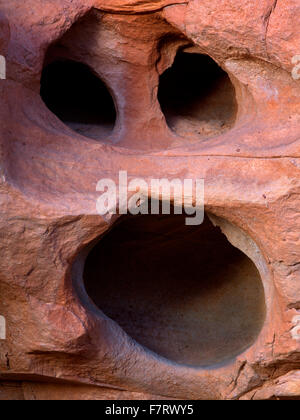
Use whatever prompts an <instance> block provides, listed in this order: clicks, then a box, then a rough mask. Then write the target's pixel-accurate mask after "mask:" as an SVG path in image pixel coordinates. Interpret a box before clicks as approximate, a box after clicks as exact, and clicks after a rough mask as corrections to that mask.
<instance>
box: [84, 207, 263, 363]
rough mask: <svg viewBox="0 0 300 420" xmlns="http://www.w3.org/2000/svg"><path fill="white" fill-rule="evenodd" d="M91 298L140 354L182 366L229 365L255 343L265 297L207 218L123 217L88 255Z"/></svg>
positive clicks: (248, 264) (249, 266)
mask: <svg viewBox="0 0 300 420" xmlns="http://www.w3.org/2000/svg"><path fill="white" fill-rule="evenodd" d="M83 276H84V284H85V288H86V291H87V293H88V295H89V297H90V298H91V299H92V300H93V302H94V303H95V304H96V305H97V306H98V308H99V309H100V310H102V311H103V312H104V313H105V314H106V315H107V316H109V317H110V318H111V319H113V320H115V321H116V322H117V323H118V324H119V325H120V326H121V327H122V328H123V329H124V330H125V331H126V332H127V334H128V335H130V336H131V337H132V338H134V339H135V340H136V341H137V342H138V343H140V344H141V345H143V346H144V347H145V348H147V349H150V350H152V351H153V352H155V353H156V354H158V355H161V356H163V357H165V358H167V359H169V360H171V361H174V362H176V363H179V364H184V365H188V366H201V367H206V366H212V365H214V364H217V363H221V362H227V361H230V360H232V359H233V358H234V357H236V356H237V355H238V354H240V353H242V352H243V351H244V350H246V349H247V348H248V347H250V346H251V345H252V344H253V343H254V342H255V341H256V339H257V337H258V335H259V333H260V331H261V328H262V326H263V323H264V319H265V295H264V288H263V285H262V281H261V278H260V275H259V272H258V270H257V268H256V267H255V265H254V263H253V262H252V261H251V260H250V259H249V258H248V257H247V256H246V255H245V254H243V253H242V252H241V251H239V250H238V249H237V248H235V247H233V246H232V245H231V244H230V243H229V242H228V240H227V238H226V237H225V236H224V235H223V234H222V233H221V231H220V229H219V228H215V227H214V226H213V224H212V223H211V222H210V220H209V219H208V218H206V220H205V222H204V223H203V224H202V225H201V226H186V225H185V218H184V217H183V216H180V215H170V216H166V215H157V216H154V215H147V216H146V215H143V216H142V215H140V216H124V218H123V219H120V220H119V221H118V222H117V223H116V225H115V226H114V227H113V228H112V229H111V230H110V231H109V232H108V233H107V234H106V235H105V236H104V237H103V238H102V240H101V241H100V242H99V243H98V244H97V245H96V246H95V247H94V248H93V249H92V251H91V252H90V254H89V255H88V257H87V259H86V262H85V268H84V274H83Z"/></svg>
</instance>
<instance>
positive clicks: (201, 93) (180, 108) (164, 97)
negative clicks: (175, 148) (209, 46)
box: [158, 51, 237, 138]
mask: <svg viewBox="0 0 300 420" xmlns="http://www.w3.org/2000/svg"><path fill="white" fill-rule="evenodd" d="M158 99H159V102H160V105H161V109H162V111H163V113H164V115H165V117H166V120H167V123H168V125H169V127H170V128H171V129H172V130H173V131H175V132H176V133H177V134H179V135H180V136H183V137H195V136H196V137H197V138H199V137H207V136H212V135H218V134H221V133H223V132H225V131H226V130H229V129H231V128H232V127H233V126H234V123H235V120H236V116H237V100H236V94H235V88H234V86H233V84H232V82H231V80H230V78H229V76H228V74H227V73H226V72H225V71H224V70H223V69H222V68H221V67H219V66H218V65H217V63H216V62H215V61H214V60H213V59H211V58H210V57H209V56H207V55H202V54H195V53H186V52H183V51H179V52H178V53H177V56H176V58H175V61H174V63H173V65H172V67H170V68H169V69H168V70H166V71H165V72H164V73H163V74H162V75H161V77H160V83H159V91H158Z"/></svg>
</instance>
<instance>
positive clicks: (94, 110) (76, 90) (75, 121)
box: [41, 60, 116, 139]
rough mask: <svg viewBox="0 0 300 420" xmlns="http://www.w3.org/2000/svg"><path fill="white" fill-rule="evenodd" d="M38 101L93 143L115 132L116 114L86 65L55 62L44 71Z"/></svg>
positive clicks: (106, 94) (97, 79)
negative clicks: (40, 100) (41, 101)
mask: <svg viewBox="0 0 300 420" xmlns="http://www.w3.org/2000/svg"><path fill="white" fill-rule="evenodd" d="M41 97H42V99H43V101H44V102H45V104H46V105H47V107H48V108H49V109H50V111H52V112H53V113H54V114H55V115H56V116H57V117H58V118H59V119H60V120H61V121H63V122H64V123H65V124H66V125H67V126H69V127H70V128H72V129H73V130H75V131H76V132H78V133H80V134H82V135H84V136H86V137H90V138H93V139H105V138H106V137H107V136H109V135H110V134H111V132H112V130H113V128H114V125H115V121H116V110H115V105H114V102H113V99H112V97H111V95H110V93H109V91H108V89H107V87H106V86H105V84H104V83H103V82H102V81H101V80H100V79H99V78H98V77H97V76H96V75H95V74H94V73H93V72H92V70H91V69H90V68H89V67H88V66H86V65H85V64H82V63H78V62H75V61H71V60H58V61H55V62H53V63H51V64H49V65H48V66H46V67H45V68H44V70H43V74H42V78H41Z"/></svg>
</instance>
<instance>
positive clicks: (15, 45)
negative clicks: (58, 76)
mask: <svg viewBox="0 0 300 420" xmlns="http://www.w3.org/2000/svg"><path fill="white" fill-rule="evenodd" d="M0 12H1V18H0V26H1V29H0V38H1V42H0V54H2V55H5V57H6V60H7V80H5V81H4V80H0V100H1V107H0V119H1V124H0V147H1V153H0V156H1V162H0V182H1V183H0V200H1V206H0V212H1V216H0V229H1V230H0V232H1V233H0V235H1V241H0V249H1V251H0V252H1V254H0V255H1V261H0V296H1V299H0V315H1V316H3V317H5V320H6V339H5V340H0V380H1V382H2V384H1V387H0V398H1V399H23V398H24V399H32V398H33V396H35V397H36V398H38V399H47V398H50V399H51V398H52V399H63V398H75V399H76V398H82V399H103V398H109V399H126V398H128V399H130V398H138V399H139V398H140V399H152V398H184V399H252V398H253V399H284V398H293V399H295V398H300V390H299V370H300V341H299V329H300V326H299V325H300V322H299V317H300V282H299V275H300V236H299V231H300V220H299V208H300V190H299V188H300V175H299V174H300V170H299V168H300V128H299V127H300V124H299V122H300V101H299V97H300V85H299V80H298V81H297V80H294V79H293V77H292V75H291V72H292V69H293V66H294V64H292V58H293V57H294V56H296V55H299V54H300V51H299V45H300V43H299V30H298V27H297V23H298V22H299V17H300V7H299V2H297V1H296V0H288V1H285V2H283V1H280V0H278V1H273V0H264V1H255V2H254V1H250V0H243V1H240V2H239V4H237V2H235V1H233V0H223V1H220V0H218V1H212V0H201V1H200V0H190V1H186V2H183V1H182V2H181V1H178V2H176V1H175V2H174V1H172V2H171V1H163V0H161V1H152V2H150V1H149V2H146V1H145V2H140V1H137V0H136V1H128V2H124V1H113V0H111V1H110V0H103V1H100V0H97V1H95V0H89V1H83V0H76V1H70V0H56V1H49V0H47V1H46V0H45V1H44V2H43V5H42V7H41V2H39V1H37V0H28V1H26V3H25V4H24V2H22V3H21V2H20V1H19V0H10V1H9V2H7V1H6V2H4V1H1V2H0ZM141 12H147V13H141ZM2 16H3V18H2ZM4 16H5V18H4ZM9 28H10V31H9ZM178 50H180V51H183V52H182V54H183V56H184V58H183V60H186V63H187V64H186V71H187V72H188V70H189V71H190V72H189V73H187V74H188V75H189V76H188V79H189V78H191V79H190V80H187V82H188V81H191V85H192V86H193V83H194V86H196V85H197V83H196V82H195V80H196V79H197V74H198V73H196V75H195V71H194V72H193V71H192V70H193V69H197V72H199V79H201V80H203V85H204V87H203V89H204V88H205V87H207V86H210V89H209V91H208V92H206V91H205V89H204V90H203V91H202V95H203V96H201V100H195V101H194V102H193V103H192V105H190V104H189V105H188V103H187V102H184V99H182V97H181V101H180V103H178V104H177V105H178V107H177V108H176V107H175V108H173V107H172V101H168V98H169V96H170V95H172V94H173V93H174V91H173V90H174V89H175V91H177V89H178V90H179V89H180V87H181V83H179V82H178V80H180V78H179V79H176V77H175V79H174V80H175V82H174V84H173V85H172V84H171V83H170V84H169V85H168V83H167V84H166V86H167V87H166V90H165V93H164V94H161V91H159V87H160V89H161V85H162V78H161V79H160V76H162V75H163V74H165V75H166V77H168V74H169V75H170V74H171V73H165V72H166V71H167V70H168V69H169V68H171V67H172V66H173V64H174V60H175V62H176V58H175V57H176V56H177V57H178V55H177V53H178ZM203 54H205V55H208V56H209V57H211V59H212V60H214V62H215V64H214V63H213V62H212V61H207V59H203V60H202V61H201V60H200V61H198V57H199V56H200V55H203ZM187 56H189V57H191V56H192V57H194V58H195V61H194V62H193V63H194V64H193V65H192V68H191V64H190V63H191V61H189V59H188V58H187ZM61 59H63V60H71V61H72V62H74V61H76V62H79V63H81V64H84V65H86V66H88V67H89V68H90V69H92V72H93V74H94V75H96V76H97V78H99V79H101V80H102V81H103V82H104V83H105V85H106V86H107V87H108V90H109V92H110V94H111V96H112V98H113V102H114V104H115V109H116V121H114V118H113V117H112V114H109V116H107V118H108V119H105V120H103V121H102V120H101V121H100V120H98V119H97V118H96V120H95V121H96V122H95V121H90V120H89V122H88V124H87V123H86V122H85V121H84V122H82V118H83V116H82V115H81V114H80V113H79V114H76V116H77V117H78V118H77V119H76V118H75V121H73V120H72V118H70V115H68V112H67V111H68V109H59V106H60V105H61V103H62V102H61V101H58V102H57V103H56V104H54V105H53V104H52V105H53V106H54V108H55V109H57V114H58V113H59V112H61V113H62V114H61V115H64V116H65V117H64V118H63V117H61V118H58V116H56V115H54V113H53V112H51V111H50V110H49V107H50V106H51V105H50V102H49V103H48V107H47V106H46V104H45V103H44V102H43V100H42V98H41V96H40V84H41V78H42V74H43V75H45V73H43V69H44V68H47V69H50V77H51V74H52V73H51V67H49V66H51V64H53V63H57V61H58V60H61ZM184 63H185V61H184V62H183V65H178V71H179V72H180V71H184V67H185V65H184ZM188 63H189V64H188ZM72 65H73V64H72ZM193 66H195V67H193ZM197 66H199V67H197ZM206 66H211V67H209V69H211V70H209V71H205V69H206ZM217 66H219V68H221V69H223V71H224V72H225V73H224V72H221V71H220V70H218V67H217ZM52 68H53V67H52ZM63 68H64V67H59V71H62V69H63ZM173 68H174V66H173ZM86 70H87V68H86V67H84V68H81V70H78V68H77V67H76V66H75V67H72V70H71V71H70V72H69V73H70V79H69V80H71V81H72V83H74V92H75V93H77V92H80V86H81V84H82V85H83V91H85V90H86V89H87V87H86V85H84V83H85V80H86V79H85V76H84V77H83V78H81V79H79V80H77V79H76V78H75V76H74V75H76V74H80V75H81V74H84V75H86V73H85V71H86ZM77 71H79V73H76V72H77ZM81 71H82V72H83V73H81ZM73 72H74V74H73ZM87 73H88V72H87ZM226 73H227V75H226ZM184 74H185V73H184ZM66 75H67V76H68V72H66ZM200 75H201V76H200ZM173 76H174V75H173ZM175 76H176V74H175ZM86 77H88V76H86ZM193 77H196V79H193ZM91 80H92V79H91ZM169 80H170V79H169ZM167 81H168V80H167ZM67 82H68V77H66V79H64V81H63V83H62V85H61V86H62V88H63V87H64V86H65V85H66V84H67ZM182 82H185V80H184V78H183V79H182ZM91 83H92V82H91ZM43 86H44V85H43ZM183 86H184V87H185V86H187V88H186V89H188V86H189V85H188V84H187V85H184V84H183ZM44 88H45V95H46V97H47V98H49V97H51V93H53V92H52V91H50V92H49V90H47V86H44ZM98 88H99V89H102V88H103V86H97V89H98ZM184 89H185V88H184ZM184 89H183V92H181V93H182V94H184ZM50 90H51V89H50ZM71 90H72V89H71ZM95 91H96V87H95ZM74 92H73V93H74ZM71 93H72V92H71ZM92 93H93V87H92V89H91V90H90V91H89V95H92ZM175 93H176V92H175ZM193 93H194V92H193V89H191V91H190V94H191V95H192V94H193ZM82 94H84V92H83V93H82ZM158 94H159V95H162V96H160V97H161V98H162V97H166V102H164V106H163V104H162V102H161V106H160V103H159V100H158ZM47 95H49V96H47ZM183 96H184V95H183ZM203 98H204V99H203ZM44 99H45V97H44ZM62 99H63V96H62ZM62 99H61V100H62ZM79 99H80V98H79ZM75 100H76V95H74V97H72V101H71V103H70V106H71V105H72V102H73V101H75ZM83 105H84V106H83V109H87V108H88V103H83ZM92 105H93V103H92ZM93 106H94V105H93ZM95 106H97V104H96V103H95ZM105 106H106V107H108V103H105ZM109 106H111V103H110V105H109ZM54 108H53V109H54ZM81 112H84V111H82V110H81ZM112 113H113V112H112ZM74 115H75V114H74ZM72 117H73V116H72ZM79 117H80V118H79ZM84 118H87V117H86V115H84ZM84 118H83V119H84ZM70 119H71V120H72V121H70ZM119 170H124V171H128V176H129V178H130V179H132V178H136V177H142V178H144V179H146V180H150V179H152V178H153V177H155V178H169V179H173V178H179V179H184V178H192V179H196V178H204V179H205V206H206V212H207V215H208V216H207V219H206V223H205V224H203V225H202V226H200V227H198V228H197V229H195V230H193V229H192V230H191V231H190V232H189V233H187V231H186V230H184V229H182V224H180V220H179V219H176V220H173V218H172V217H170V218H168V217H166V218H165V219H163V222H162V221H161V220H162V219H161V218H159V217H156V218H155V217H154V219H151V218H152V217H153V216H151V217H150V216H149V217H150V219H149V218H146V219H145V220H144V219H138V220H139V222H138V221H137V219H127V218H125V220H124V221H123V223H120V224H119V223H116V221H117V217H116V216H115V217H104V218H102V217H100V216H99V215H97V211H96V200H97V198H98V197H99V193H98V192H96V185H97V182H98V181H99V180H100V179H102V178H112V179H114V180H118V172H119ZM213 224H215V225H216V226H219V227H220V228H221V229H222V232H223V234H224V235H222V234H221V232H220V230H219V229H218V228H217V227H215V228H214V227H213ZM111 227H114V230H112V231H111V230H110V228H111ZM98 242H99V245H97V243H98ZM114 244H116V245H115V246H114ZM122 246H123V247H124V248H122ZM123 249H124V252H123ZM108 252H109V253H108ZM107 253H108V254H107ZM225 255H226V256H227V257H226V261H224V260H225V258H224V256H225ZM188 262H189V264H188ZM133 274H134V275H133ZM152 278H153V282H152V281H151V279H152ZM109 279H110V280H109ZM197 279H198V280H199V285H198V283H197ZM143 281H144V282H143ZM160 284H161V286H162V287H160ZM153 285H155V287H154V286H153ZM166 285H168V287H166ZM172 285H173V287H172ZM247 298H248V303H247ZM241 302H243V304H242V305H241ZM150 303H151V305H150ZM147 305H150V306H149V307H148V306H147ZM211 308H213V309H211ZM231 309H232V311H231ZM102 310H103V311H104V312H102ZM206 313H207V319H205V320H204V321H206V322H204V321H203V318H204V317H205V314H206ZM234 315H236V316H234ZM109 316H110V317H111V318H109ZM227 321H228V322H227ZM122 324H123V325H122ZM228 326H229V327H230V328H229V329H228V330H226V328H227V327H228ZM225 327H226V328H225ZM223 329H224V331H225V330H226V334H225V335H224V334H223V336H222V331H223ZM135 340H136V341H135ZM221 350H224V352H222V351H221ZM225 350H226V351H225ZM208 367H209V369H208Z"/></svg>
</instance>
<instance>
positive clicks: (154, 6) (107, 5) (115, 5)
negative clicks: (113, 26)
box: [95, 0, 188, 13]
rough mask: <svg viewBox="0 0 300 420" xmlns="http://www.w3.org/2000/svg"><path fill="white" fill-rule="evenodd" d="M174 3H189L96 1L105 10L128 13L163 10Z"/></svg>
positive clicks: (135, 0)
mask: <svg viewBox="0 0 300 420" xmlns="http://www.w3.org/2000/svg"><path fill="white" fill-rule="evenodd" d="M174 4H188V1H176V0H154V1H145V0H129V1H125V2H124V1H123V0H114V1H110V0H99V1H97V2H96V4H95V7H96V8H98V9H100V10H103V11H105V12H126V13H144V12H154V11H157V10H161V9H163V8H164V7H166V6H171V5H174Z"/></svg>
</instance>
